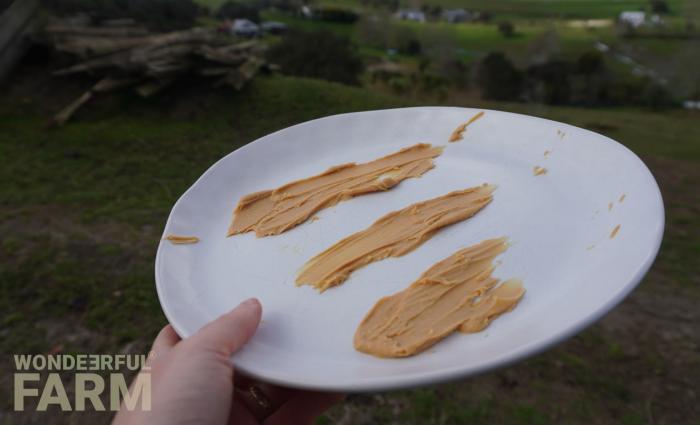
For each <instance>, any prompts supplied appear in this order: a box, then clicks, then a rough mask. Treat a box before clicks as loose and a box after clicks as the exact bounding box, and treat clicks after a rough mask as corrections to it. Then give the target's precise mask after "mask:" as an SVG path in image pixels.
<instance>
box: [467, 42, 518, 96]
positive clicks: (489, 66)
mask: <svg viewBox="0 0 700 425" xmlns="http://www.w3.org/2000/svg"><path fill="white" fill-rule="evenodd" d="M478 80H479V84H480V85H481V88H482V96H483V97H484V98H485V99H493V100H516V99H518V97H519V96H520V92H521V90H522V85H523V75H522V73H521V72H520V71H519V70H518V69H517V68H516V67H515V65H513V62H511V61H510V59H508V58H507V57H506V56H505V55H504V54H503V53H501V52H492V53H489V54H488V55H487V56H486V57H485V58H484V60H483V61H481V65H480V67H479V73H478Z"/></svg>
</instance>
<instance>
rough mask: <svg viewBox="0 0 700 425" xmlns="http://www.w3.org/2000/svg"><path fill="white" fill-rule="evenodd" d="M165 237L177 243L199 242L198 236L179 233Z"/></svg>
mask: <svg viewBox="0 0 700 425" xmlns="http://www.w3.org/2000/svg"><path fill="white" fill-rule="evenodd" d="M165 239H166V240H169V241H170V242H171V243H173V244H175V245H185V244H191V243H197V242H199V238H198V237H196V236H179V235H173V234H169V235H168V236H166V237H165Z"/></svg>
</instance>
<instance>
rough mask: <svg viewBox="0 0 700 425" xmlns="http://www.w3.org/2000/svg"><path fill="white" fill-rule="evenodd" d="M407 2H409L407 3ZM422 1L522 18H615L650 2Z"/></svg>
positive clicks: (676, 3)
mask: <svg viewBox="0 0 700 425" xmlns="http://www.w3.org/2000/svg"><path fill="white" fill-rule="evenodd" d="M405 3H406V4H408V2H407V1H406V2H405ZM683 3H684V0H669V1H668V4H669V6H670V8H671V12H672V13H674V14H678V13H681V12H682V9H683ZM423 4H428V5H439V6H442V7H443V8H464V9H467V10H477V11H484V12H491V13H493V14H496V15H515V16H519V17H533V18H539V17H554V18H567V19H572V18H576V19H584V18H585V19H591V18H614V17H616V16H617V15H619V14H620V12H622V11H626V10H639V9H641V8H646V9H647V10H648V5H649V2H648V1H643V0H616V1H610V0H499V1H492V0H426V1H424V2H423Z"/></svg>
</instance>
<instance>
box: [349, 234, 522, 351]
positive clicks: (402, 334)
mask: <svg viewBox="0 0 700 425" xmlns="http://www.w3.org/2000/svg"><path fill="white" fill-rule="evenodd" d="M507 247H508V245H507V243H506V239H505V238H499V239H489V240H485V241H483V242H481V243H478V244H476V245H473V246H470V247H468V248H464V249H462V250H459V251H457V252H455V253H454V254H452V255H451V256H449V257H447V258H445V259H444V260H442V261H440V262H438V263H436V264H435V265H433V266H432V267H430V268H429V269H428V270H427V271H426V272H425V273H423V274H422V275H421V276H420V277H419V278H418V280H416V281H415V282H413V283H412V284H411V286H409V287H408V288H407V289H404V290H403V291H401V292H398V293H396V294H394V295H391V296H388V297H384V298H382V299H380V300H379V301H378V302H377V304H375V305H374V307H372V309H371V310H370V311H369V313H367V315H366V316H365V318H364V319H363V320H362V322H361V323H360V326H359V327H358V328H357V331H356V332H355V341H354V344H355V349H356V350H358V351H361V352H363V353H367V354H371V355H374V356H377V357H407V356H412V355H414V354H417V353H420V352H421V351H424V350H426V349H428V348H429V347H431V346H432V345H434V344H436V343H437V342H439V341H440V340H442V339H443V338H445V337H447V336H448V335H450V334H451V333H452V332H454V331H461V332H465V333H472V332H479V331H481V330H483V329H484V328H486V327H487V326H488V325H489V323H491V321H493V320H494V319H495V318H497V317H498V316H500V315H501V314H503V313H505V312H508V311H510V310H512V309H513V308H515V306H516V305H517V304H518V301H520V299H521V298H522V296H523V294H524V293H525V289H524V288H523V286H522V283H521V282H520V281H517V280H507V281H505V282H503V283H501V284H500V285H499V283H500V282H499V280H498V279H496V278H494V277H492V276H491V273H492V272H493V270H494V268H495V265H494V263H493V260H494V258H495V257H496V256H497V255H499V254H500V253H502V252H503V251H505V250H506V248H507Z"/></svg>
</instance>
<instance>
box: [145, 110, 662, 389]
mask: <svg viewBox="0 0 700 425" xmlns="http://www.w3.org/2000/svg"><path fill="white" fill-rule="evenodd" d="M418 109H431V110H435V109H443V110H463V111H466V112H474V111H484V112H496V113H499V114H507V115H514V116H516V117H520V118H523V117H524V118H528V119H533V120H536V121H537V120H539V121H544V122H547V123H550V124H551V123H555V124H557V125H560V126H566V127H569V128H576V129H577V130H581V131H584V132H588V133H591V134H592V135H595V136H596V137H599V138H602V139H604V140H605V141H606V142H608V143H613V144H615V145H617V148H622V150H623V151H626V154H628V155H631V158H632V159H633V160H636V161H637V162H638V164H639V165H641V169H642V170H643V171H644V172H645V173H646V174H647V175H648V177H649V178H650V179H651V180H650V181H651V182H652V183H653V185H652V186H653V189H655V190H654V191H653V192H654V193H653V195H655V198H656V199H657V201H658V203H657V206H658V209H657V211H656V213H655V215H657V216H658V218H659V226H658V227H657V231H656V234H655V235H654V244H653V246H651V247H650V248H651V249H650V250H649V251H648V253H647V256H646V258H645V259H644V261H643V262H642V263H641V264H640V265H639V267H638V268H637V269H636V270H635V273H634V276H633V277H632V279H630V280H629V281H628V282H627V283H626V284H625V285H624V286H621V290H620V291H619V292H618V293H617V294H616V295H615V296H614V297H612V298H611V299H609V300H608V301H607V302H606V303H604V304H601V305H600V306H599V307H598V308H597V309H595V310H593V311H592V312H591V313H590V314H588V315H587V316H586V317H585V318H584V319H582V320H580V321H579V322H578V323H577V324H576V325H575V326H571V327H570V328H568V329H565V330H564V331H561V332H558V333H553V334H552V335H550V336H548V337H546V338H545V339H544V340H543V341H535V342H534V343H529V344H527V345H525V346H522V347H520V348H519V349H518V350H516V351H512V352H510V353H509V354H506V355H503V356H500V357H497V358H495V359H492V360H490V361H486V362H484V363H482V364H480V365H477V366H473V367H468V368H465V367H452V368H447V369H442V370H440V371H430V370H429V371H427V372H417V373H411V374H409V375H408V376H405V375H400V376H391V377H382V378H380V379H376V380H375V379H372V380H366V381H363V382H358V383H354V384H352V383H351V384H348V383H339V384H338V383H334V382H332V381H330V380H329V381H323V382H316V381H314V382H300V381H299V380H295V379H289V378H287V377H279V376H268V375H265V374H264V373H258V372H256V371H254V370H250V369H248V368H246V367H245V366H239V365H236V364H235V361H234V358H235V354H234V356H232V359H231V361H232V363H233V364H234V365H235V369H236V371H238V372H239V373H242V374H244V375H247V376H248V377H251V378H253V379H257V380H260V381H263V382H266V383H270V384H275V385H281V386H286V387H291V388H299V389H307V390H320V391H336V392H338V391H339V392H346V393H357V392H365V391H371V392H379V391H390V390H396V389H407V388H415V387H419V386H425V385H431V384H436V383H446V382H451V381H456V380H460V379H464V378H467V377H471V376H477V375H481V374H483V373H486V372H489V371H492V370H495V369H499V368H503V367H506V366H509V365H511V364H514V363H516V362H518V361H521V360H525V359H527V358H530V357H533V356H535V355H537V354H540V353H542V352H544V351H547V350H549V349H550V348H552V347H554V346H555V345H558V344H560V343H562V342H564V341H566V340H568V339H570V338H572V337H573V336H575V335H576V334H578V333H580V332H581V331H583V330H584V329H586V328H588V327H589V326H591V325H592V324H594V323H595V322H597V321H598V320H600V319H601V318H602V317H603V316H604V315H606V314H607V313H609V312H610V311H612V310H613V309H614V308H615V307H617V306H618V305H619V304H620V303H621V302H622V301H623V300H624V299H625V298H626V297H627V296H628V295H629V294H630V293H631V292H632V290H634V289H635V288H636V287H637V286H638V285H639V283H640V282H641V281H642V279H643V278H644V276H645V275H646V274H647V272H648V271H649V269H650V268H651V266H652V265H653V263H654V261H655V259H656V257H657V256H658V253H659V249H660V247H661V243H662V241H663V235H664V231H665V225H666V220H665V207H664V201H663V196H662V194H661V190H660V188H659V184H658V182H657V181H656V178H655V177H654V175H653V174H652V172H651V170H649V167H648V166H647V165H646V163H644V161H642V159H641V158H640V157H639V156H638V155H637V154H635V153H634V152H633V151H632V150H631V149H629V148H628V147H627V146H625V145H624V144H622V143H620V142H618V141H616V140H614V139H611V138H610V137H608V136H605V135H603V134H600V133H597V132H594V131H591V130H588V129H585V128H581V127H577V126H574V125H572V124H567V123H564V122H561V121H555V120H551V119H547V118H541V117H537V116H532V115H527V114H520V113H515V112H508V111H501V110H496V109H487V108H472V107H458V106H414V107H404V108H384V109H374V110H364V111H356V112H347V113H338V114H332V115H326V116H323V117H319V118H315V119H312V120H308V121H303V122H300V123H297V124H294V125H290V126H287V127H284V128H281V129H279V130H276V131H274V132H271V133H267V134H265V135H263V136H261V137H259V138H257V139H255V140H253V141H251V142H249V143H246V144H244V145H243V146H240V147H238V148H237V149H235V150H233V151H231V152H229V153H228V154H226V155H224V156H222V157H221V158H219V159H218V160H217V161H215V162H214V163H212V164H211V165H210V166H209V167H208V168H207V169H206V170H205V171H204V172H203V173H202V175H200V176H199V178H197V179H196V180H195V181H194V182H193V183H192V184H191V185H190V187H189V188H188V189H187V190H185V191H184V192H183V193H182V195H180V197H179V198H178V199H177V201H175V203H174V204H173V206H172V208H171V209H170V212H169V214H168V218H167V220H166V222H165V226H164V228H163V234H162V236H161V238H160V241H159V243H158V247H157V251H156V258H155V262H154V272H155V287H156V294H157V297H158V302H159V304H160V306H161V310H162V312H163V314H164V315H165V317H166V319H167V320H168V323H169V324H170V325H171V326H172V328H173V329H174V330H175V332H176V333H177V334H178V335H179V336H180V337H181V338H182V339H186V338H188V337H189V336H190V335H189V334H188V333H187V332H185V331H184V327H183V326H181V325H180V323H179V321H178V320H177V319H176V318H175V317H174V316H173V314H172V313H171V312H170V311H169V309H168V307H167V303H166V302H165V298H164V295H163V291H164V289H163V286H164V285H165V284H164V283H163V280H164V278H160V277H159V275H160V270H161V267H162V264H161V263H162V261H163V260H162V254H161V252H162V249H161V248H162V246H163V244H165V243H166V240H165V236H166V232H167V229H168V228H169V227H170V224H171V221H172V219H173V213H174V211H175V210H176V208H177V207H178V205H179V204H180V203H181V202H184V201H183V200H184V199H185V197H186V196H187V194H188V193H189V192H190V191H192V190H194V188H195V187H197V186H198V185H200V184H201V182H202V181H203V180H204V179H205V178H206V177H207V176H208V175H209V174H210V173H211V172H213V170H214V169H215V168H216V167H217V166H218V165H219V163H221V162H223V161H225V160H226V159H227V158H228V157H229V156H232V155H234V154H235V153H237V152H239V151H242V150H245V149H252V146H253V145H255V144H259V143H264V139H266V138H268V137H272V136H274V135H276V134H277V133H280V132H283V131H286V130H288V129H291V128H294V127H298V126H303V125H308V124H310V123H313V122H315V121H319V120H325V119H329V118H333V117H340V116H347V115H361V114H371V113H375V112H387V111H399V110H418Z"/></svg>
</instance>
